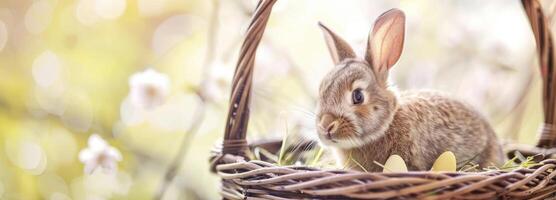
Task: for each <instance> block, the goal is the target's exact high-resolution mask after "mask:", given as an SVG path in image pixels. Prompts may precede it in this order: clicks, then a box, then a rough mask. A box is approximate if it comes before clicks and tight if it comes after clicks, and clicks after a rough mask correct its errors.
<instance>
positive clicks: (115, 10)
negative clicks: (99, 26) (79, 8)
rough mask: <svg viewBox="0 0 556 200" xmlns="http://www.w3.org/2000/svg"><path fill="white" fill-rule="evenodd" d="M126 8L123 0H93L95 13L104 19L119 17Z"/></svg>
mask: <svg viewBox="0 0 556 200" xmlns="http://www.w3.org/2000/svg"><path fill="white" fill-rule="evenodd" d="M125 8H126V1H125V0H95V13H96V14H97V15H98V16H100V17H102V18H104V19H116V18H118V17H120V16H121V15H122V14H123V13H124V11H125Z"/></svg>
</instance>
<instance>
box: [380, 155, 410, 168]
mask: <svg viewBox="0 0 556 200" xmlns="http://www.w3.org/2000/svg"><path fill="white" fill-rule="evenodd" d="M382 172H407V166H406V165H405V162H404V161H403V158H402V157H401V156H398V155H396V154H394V155H391V156H390V157H388V159H387V160H386V163H384V169H383V170H382Z"/></svg>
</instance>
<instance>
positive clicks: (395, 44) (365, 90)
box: [316, 9, 504, 172]
mask: <svg viewBox="0 0 556 200" xmlns="http://www.w3.org/2000/svg"><path fill="white" fill-rule="evenodd" d="M319 26H320V28H321V29H322V31H323V33H324V37H325V41H326V44H327V47H328V50H329V52H330V54H331V56H332V60H333V62H334V64H335V67H334V68H333V69H332V70H331V71H330V72H328V74H326V75H325V76H324V78H323V80H322V82H321V84H320V86H319V95H318V102H317V108H316V110H317V111H316V125H317V134H318V139H319V141H320V142H321V144H323V145H324V146H327V147H332V149H333V150H334V152H336V154H337V157H338V158H339V162H338V164H339V165H345V164H346V163H348V164H349V166H350V167H349V168H350V169H352V170H359V171H362V170H364V171H371V172H377V171H382V170H383V169H382V167H381V166H379V165H377V164H376V163H375V162H378V163H385V162H386V160H387V158H388V157H389V156H390V155H393V154H397V155H400V156H401V157H402V158H403V159H404V161H405V162H406V164H407V167H408V169H409V170H418V171H423V170H429V169H430V168H431V166H432V165H433V163H434V161H435V160H436V158H437V157H438V156H439V155H440V154H441V153H443V152H445V151H452V152H453V153H454V154H455V155H456V158H457V160H458V167H462V165H463V164H464V163H466V162H467V163H469V161H470V162H472V163H475V164H479V166H480V167H487V166H493V165H494V166H499V165H500V164H501V163H502V162H503V160H504V154H503V152H502V148H501V145H500V144H499V143H498V140H497V137H496V134H495V132H494V130H493V129H492V127H491V126H490V125H489V123H488V122H487V120H486V119H485V118H484V117H483V116H482V115H481V114H480V113H479V112H478V111H476V110H474V109H473V108H472V107H471V106H469V105H468V104H465V103H462V102H460V101H457V100H454V99H452V98H450V97H447V95H444V94H441V93H439V92H434V91H426V90H423V91H407V92H400V93H399V94H398V92H396V90H395V89H392V88H391V87H389V84H388V80H387V79H388V72H389V70H390V69H391V68H392V66H393V65H394V64H395V63H396V62H397V61H398V59H399V58H400V55H401V52H402V49H403V44H404V35H405V14H404V13H403V12H402V11H401V10H398V9H391V10H389V11H387V12H385V13H383V14H382V15H380V16H379V17H378V18H377V20H376V21H375V23H374V27H373V29H372V31H371V32H370V33H369V39H368V42H367V49H366V53H365V57H364V58H358V57H356V55H355V53H354V51H353V50H352V48H351V47H350V46H349V45H348V44H347V43H346V42H345V41H344V40H343V39H342V38H340V37H339V36H338V35H337V34H335V33H334V32H332V31H331V30H330V29H329V28H327V27H326V26H324V25H323V24H322V23H320V22H319ZM354 162H356V163H354ZM361 168H363V169H361Z"/></svg>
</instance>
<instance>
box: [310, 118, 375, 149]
mask: <svg viewBox="0 0 556 200" xmlns="http://www.w3.org/2000/svg"><path fill="white" fill-rule="evenodd" d="M319 132H321V133H320V134H319V138H320V141H321V142H322V143H323V144H325V145H329V146H335V147H340V148H354V147H359V146H362V145H364V141H363V139H362V138H361V129H360V128H359V127H356V126H354V125H353V124H350V123H342V124H341V126H340V127H339V128H338V130H337V131H335V132H334V133H330V132H327V131H326V130H319Z"/></svg>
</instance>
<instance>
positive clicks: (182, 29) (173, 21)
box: [152, 15, 192, 55]
mask: <svg viewBox="0 0 556 200" xmlns="http://www.w3.org/2000/svg"><path fill="white" fill-rule="evenodd" d="M190 21H191V19H190V17H189V16H187V15H176V16H172V17H170V18H168V19H166V20H164V21H163V22H162V23H161V24H160V25H159V26H158V27H157V28H156V31H155V32H154V35H153V39H152V48H153V50H154V51H155V53H157V54H159V55H161V54H164V53H165V52H166V51H168V50H169V49H171V48H172V47H174V46H175V45H177V44H178V43H180V42H182V41H183V40H184V38H185V37H187V36H189V35H190V34H191V32H192V31H191V22H190Z"/></svg>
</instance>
